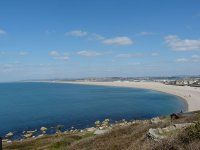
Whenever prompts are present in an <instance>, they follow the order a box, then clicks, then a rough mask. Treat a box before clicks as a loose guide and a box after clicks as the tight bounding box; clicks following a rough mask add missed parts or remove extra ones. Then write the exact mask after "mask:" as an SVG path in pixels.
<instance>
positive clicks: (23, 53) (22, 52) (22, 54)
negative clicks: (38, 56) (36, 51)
mask: <svg viewBox="0 0 200 150" xmlns="http://www.w3.org/2000/svg"><path fill="white" fill-rule="evenodd" d="M18 55H20V56H25V55H28V52H24V51H21V52H19V53H18Z"/></svg>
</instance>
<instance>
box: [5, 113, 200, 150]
mask: <svg viewBox="0 0 200 150" xmlns="http://www.w3.org/2000/svg"><path fill="white" fill-rule="evenodd" d="M162 120H163V121H164V122H162V123H158V124H152V123H150V121H146V122H145V121H141V122H138V123H135V124H132V125H128V126H123V127H119V126H117V127H115V128H114V129H113V130H112V131H111V132H109V133H107V134H104V135H99V136H94V135H93V134H92V133H86V134H84V133H71V134H59V135H51V136H45V137H42V138H39V139H29V140H25V141H23V142H13V143H12V144H4V145H3V148H4V149H5V150H6V149H15V150H16V149H22V150H23V149H24V150H29V149H36V150H37V149H38V150H39V149H48V150H49V149H50V150H58V149H59V150H62V149H63V150H199V149H200V134H199V132H200V125H198V126H196V127H188V128H186V129H182V130H178V131H176V132H173V134H170V135H169V137H168V138H167V139H163V140H161V141H159V142H155V141H154V140H150V139H148V138H147V137H146V133H147V131H148V130H149V128H158V127H160V128H163V127H166V126H169V125H170V124H171V123H172V122H171V121H170V118H169V117H162ZM199 120H200V113H196V114H195V115H191V116H185V117H182V118H180V119H178V120H174V121H173V123H186V122H187V123H188V122H194V121H199ZM188 136H190V138H189V140H188V141H187V142H186V141H184V139H188Z"/></svg>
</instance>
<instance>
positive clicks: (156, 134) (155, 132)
mask: <svg viewBox="0 0 200 150" xmlns="http://www.w3.org/2000/svg"><path fill="white" fill-rule="evenodd" d="M147 136H148V137H150V138H151V139H153V140H155V141H158V140H160V139H163V138H165V137H166V136H163V135H160V134H159V130H158V129H152V128H150V129H149V131H148V133H147Z"/></svg>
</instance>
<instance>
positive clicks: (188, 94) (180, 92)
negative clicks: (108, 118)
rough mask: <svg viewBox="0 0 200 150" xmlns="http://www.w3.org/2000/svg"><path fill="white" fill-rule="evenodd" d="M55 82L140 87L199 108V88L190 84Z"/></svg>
mask: <svg viewBox="0 0 200 150" xmlns="http://www.w3.org/2000/svg"><path fill="white" fill-rule="evenodd" d="M55 82H56V83H70V84H85V85H103V86H116V87H130V88H142V89H149V90H155V91H160V92H164V93H168V94H172V95H175V96H178V97H180V98H181V99H183V100H185V102H186V103H187V111H196V110H200V88H198V87H190V86H174V85H165V84H163V83H160V82H120V81H118V82H93V81H84V82H78V81H73V82H68V81H55Z"/></svg>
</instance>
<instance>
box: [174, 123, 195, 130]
mask: <svg viewBox="0 0 200 150" xmlns="http://www.w3.org/2000/svg"><path fill="white" fill-rule="evenodd" d="M191 125H195V124H194V123H181V124H174V126H175V127H176V128H177V129H181V128H186V127H188V126H191Z"/></svg>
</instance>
